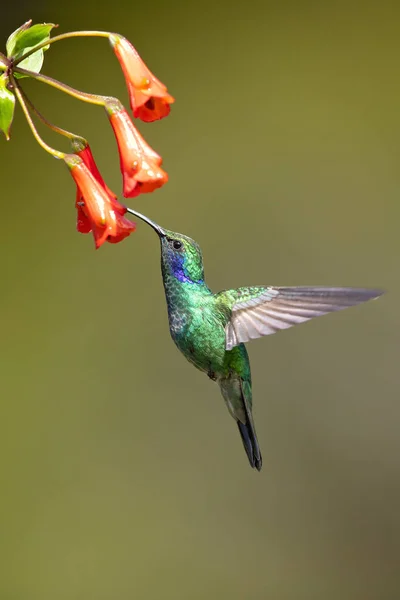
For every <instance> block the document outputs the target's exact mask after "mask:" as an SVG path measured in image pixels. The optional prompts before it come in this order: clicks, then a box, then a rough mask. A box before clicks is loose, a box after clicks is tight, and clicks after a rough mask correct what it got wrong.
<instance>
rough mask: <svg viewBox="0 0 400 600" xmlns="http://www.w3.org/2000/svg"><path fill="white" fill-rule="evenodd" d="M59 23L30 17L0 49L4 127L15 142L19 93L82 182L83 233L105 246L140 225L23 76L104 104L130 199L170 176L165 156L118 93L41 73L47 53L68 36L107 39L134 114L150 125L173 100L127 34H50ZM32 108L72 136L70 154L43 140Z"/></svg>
mask: <svg viewBox="0 0 400 600" xmlns="http://www.w3.org/2000/svg"><path fill="white" fill-rule="evenodd" d="M53 27H55V25H53V24H48V23H44V24H40V25H33V26H32V23H31V21H28V22H27V23H24V25H22V26H21V27H20V28H19V29H17V30H16V31H15V32H14V33H13V34H11V36H10V37H9V38H8V41H7V45H6V48H7V55H5V54H2V53H1V52H0V130H2V131H3V133H4V134H5V136H6V139H9V132H10V127H11V124H12V120H13V115H14V105H15V98H17V99H18V101H19V102H20V104H21V107H22V109H23V112H24V113H25V116H26V118H27V120H28V123H29V125H30V127H31V129H32V132H33V134H34V136H35V138H36V140H37V141H38V142H39V144H40V145H41V146H42V148H44V149H45V150H46V151H47V152H49V153H50V154H52V155H53V156H55V157H56V158H60V159H62V160H63V161H64V162H65V163H66V165H67V167H68V168H69V171H70V173H71V175H72V177H73V179H74V181H75V183H76V186H77V192H76V202H75V206H76V210H77V230H78V231H79V232H80V233H90V232H91V233H92V234H93V237H94V241H95V246H96V248H99V247H100V246H101V245H102V244H103V243H104V242H106V241H107V242H110V243H117V242H120V241H121V240H123V239H125V238H126V237H127V236H129V235H130V233H132V232H133V231H135V227H136V226H135V224H134V223H132V222H131V221H129V220H128V219H127V218H126V217H125V214H126V212H127V208H126V207H125V206H124V205H123V204H121V203H120V202H119V201H118V199H117V196H116V195H115V194H114V192H112V191H111V190H110V189H109V188H108V187H107V185H106V184H105V182H104V179H103V177H102V176H101V174H100V171H99V169H98V168H97V165H96V163H95V160H94V158H93V154H92V151H91V149H90V146H89V143H88V142H87V140H86V139H85V138H83V137H81V136H78V135H76V134H73V133H71V132H68V131H66V130H64V129H61V128H59V127H57V126H55V125H53V124H51V123H50V122H49V121H47V119H45V117H43V115H42V114H41V113H40V112H39V111H38V110H37V109H36V107H35V106H34V105H33V104H32V102H31V101H30V100H29V98H28V97H27V96H26V94H25V92H24V91H23V89H22V87H21V85H20V78H21V77H31V78H34V79H36V80H38V81H41V82H43V83H46V84H48V85H51V86H53V87H56V88H57V89H59V90H61V91H64V92H66V93H67V94H70V95H72V96H74V97H76V98H78V99H80V100H83V101H84V102H89V103H92V104H97V105H101V106H103V107H104V109H105V111H106V114H107V117H108V119H109V122H110V124H111V127H112V129H113V132H114V135H115V139H116V142H117V146H118V152H119V162H120V169H121V173H122V179H123V196H124V197H125V198H135V197H136V196H138V195H139V194H142V193H149V192H153V191H154V190H156V189H158V188H160V187H162V186H163V185H164V183H166V182H167V181H168V175H167V173H166V172H165V171H164V170H163V169H162V168H161V165H162V158H161V157H160V156H159V154H157V153H156V152H155V151H154V150H153V149H152V148H151V147H150V146H149V145H148V144H147V142H146V141H145V140H144V139H143V137H142V136H141V134H140V133H139V131H138V129H137V128H136V126H135V124H134V123H133V121H132V119H131V117H130V116H129V114H128V111H127V110H126V109H125V108H124V106H123V105H122V104H121V102H120V101H119V100H118V99H117V98H111V97H108V96H107V97H106V96H99V95H95V94H88V93H84V92H81V91H79V90H75V89H74V88H71V87H70V86H67V85H66V84H64V83H62V82H60V81H58V80H55V79H53V78H51V77H48V76H46V75H43V74H41V73H40V70H41V67H42V64H43V58H44V51H45V50H47V49H48V48H49V46H50V44H52V43H54V42H56V41H59V40H62V39H67V38H70V37H77V36H84V37H94V36H98V37H106V38H108V40H109V42H110V44H111V47H112V49H113V51H114V53H115V55H116V57H117V59H118V61H119V63H120V65H121V68H122V72H123V74H124V77H125V81H126V86H127V89H128V93H129V100H130V106H131V110H132V114H133V117H134V118H135V119H140V120H141V121H144V122H146V123H150V122H153V121H156V120H158V119H162V118H164V117H166V116H167V115H168V114H169V112H170V105H171V104H172V103H173V102H174V98H173V97H172V96H171V95H170V94H169V93H168V91H167V88H166V86H165V85H164V84H163V83H161V81H159V80H158V79H157V78H156V77H155V76H154V75H153V73H152V72H151V71H150V70H149V69H148V67H147V66H146V65H145V63H144V62H143V60H142V59H141V58H140V56H139V54H138V53H137V51H136V50H135V48H134V47H133V46H132V44H131V43H130V42H129V41H128V40H127V39H126V38H124V37H123V36H121V35H118V34H115V33H108V32H101V31H82V32H72V33H65V34H61V35H59V36H56V37H53V38H50V32H51V30H52V29H53ZM32 112H33V113H35V115H36V116H37V117H38V118H39V119H40V120H41V121H42V122H43V123H44V124H45V125H47V126H48V127H50V128H51V129H52V130H53V131H55V132H56V133H59V134H61V135H64V136H66V137H68V138H69V139H70V141H71V144H72V153H70V154H65V153H63V152H60V151H58V150H56V149H54V148H52V147H50V146H49V145H48V144H46V142H44V140H43V139H42V138H41V137H40V136H39V133H38V132H37V130H36V127H35V125H34V122H33V119H32V115H31V113H32Z"/></svg>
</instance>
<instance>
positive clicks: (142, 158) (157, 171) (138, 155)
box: [105, 100, 168, 198]
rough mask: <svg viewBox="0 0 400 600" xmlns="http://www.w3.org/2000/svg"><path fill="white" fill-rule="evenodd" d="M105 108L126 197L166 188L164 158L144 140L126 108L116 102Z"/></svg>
mask: <svg viewBox="0 0 400 600" xmlns="http://www.w3.org/2000/svg"><path fill="white" fill-rule="evenodd" d="M105 108H106V112H107V115H108V118H109V120H110V123H111V126H112V128H113V131H114V135H115V138H116V140H117V144H118V151H119V159H120V167H121V173H122V176H123V195H124V196H125V198H134V197H135V196H138V195H139V194H140V193H142V192H143V193H149V192H153V191H154V190H156V189H157V188H160V187H161V186H163V185H164V183H166V182H167V181H168V175H167V173H166V172H165V171H163V169H161V163H162V159H161V157H160V156H159V155H158V154H157V153H156V152H155V151H154V150H153V149H152V148H150V146H149V145H148V144H147V143H146V142H145V141H144V139H143V138H142V136H141V135H140V133H139V132H138V130H137V129H136V127H135V126H134V124H133V123H132V121H131V119H130V117H129V115H128V113H127V111H126V110H125V108H124V107H123V106H122V104H121V103H120V102H119V101H117V100H111V101H109V102H107V103H106V105H105Z"/></svg>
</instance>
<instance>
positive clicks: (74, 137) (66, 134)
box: [19, 87, 88, 146]
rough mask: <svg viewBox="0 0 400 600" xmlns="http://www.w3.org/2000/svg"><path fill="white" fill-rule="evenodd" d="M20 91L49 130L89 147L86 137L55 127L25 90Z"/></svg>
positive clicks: (20, 88)
mask: <svg viewBox="0 0 400 600" xmlns="http://www.w3.org/2000/svg"><path fill="white" fill-rule="evenodd" d="M19 91H20V93H21V94H22V96H23V99H24V100H25V102H26V104H27V105H28V106H29V108H30V109H31V110H32V111H33V112H34V113H35V115H36V116H37V117H38V119H40V121H42V123H43V124H44V125H46V127H48V128H49V129H51V130H52V131H54V132H55V133H59V134H60V135H63V136H64V137H66V138H68V139H69V140H71V141H73V140H77V141H79V142H81V143H82V144H83V145H84V146H87V145H88V141H87V140H86V139H85V138H84V137H82V136H81V135H77V134H76V133H72V132H71V131H67V130H66V129H62V127H58V126H57V125H53V123H51V122H50V121H48V120H47V119H46V117H45V116H44V115H42V113H41V112H39V111H38V109H37V108H36V106H35V105H34V104H33V102H32V101H31V100H30V98H29V97H28V96H27V94H26V93H25V92H24V90H23V89H22V87H19Z"/></svg>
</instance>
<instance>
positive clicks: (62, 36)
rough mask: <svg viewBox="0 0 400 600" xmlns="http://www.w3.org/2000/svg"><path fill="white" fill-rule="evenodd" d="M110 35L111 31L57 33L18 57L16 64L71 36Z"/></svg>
mask: <svg viewBox="0 0 400 600" xmlns="http://www.w3.org/2000/svg"><path fill="white" fill-rule="evenodd" d="M110 35H111V33H110V32H109V31H70V32H69V33H61V34H60V35H56V36H54V37H53V38H50V39H49V40H46V41H45V42H42V43H41V44H38V45H37V46H35V47H34V48H32V50H29V52H27V53H26V54H24V55H23V56H21V57H20V58H18V59H17V60H16V61H15V63H14V64H15V65H18V63H20V62H21V61H22V60H25V59H26V58H28V56H30V55H31V54H34V53H35V52H37V51H38V50H40V49H41V48H44V47H45V46H48V45H49V44H54V42H60V41H61V40H67V39H69V38H75V37H103V38H109V37H110Z"/></svg>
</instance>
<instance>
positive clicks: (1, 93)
mask: <svg viewBox="0 0 400 600" xmlns="http://www.w3.org/2000/svg"><path fill="white" fill-rule="evenodd" d="M7 84H8V77H6V75H4V74H3V75H1V77H0V130H1V131H2V132H3V133H4V135H5V136H6V140H9V139H10V127H11V123H12V121H13V117H14V107H15V96H14V94H13V93H12V92H10V90H9V89H8V88H7Z"/></svg>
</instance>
